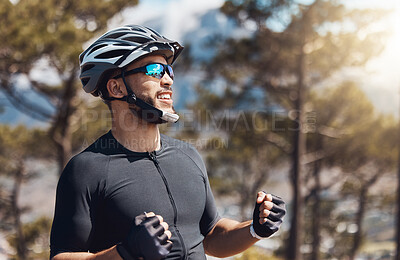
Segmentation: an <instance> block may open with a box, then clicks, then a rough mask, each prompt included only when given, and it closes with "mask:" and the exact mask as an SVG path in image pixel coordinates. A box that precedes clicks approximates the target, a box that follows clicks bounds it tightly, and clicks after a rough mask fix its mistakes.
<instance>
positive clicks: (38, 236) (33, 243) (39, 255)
mask: <svg viewBox="0 0 400 260" xmlns="http://www.w3.org/2000/svg"><path fill="white" fill-rule="evenodd" d="M50 229H51V219H49V218H48V217H39V218H37V219H35V220H34V221H32V222H29V223H26V224H24V225H23V228H22V231H23V234H24V238H25V240H26V246H27V248H28V249H29V251H28V252H29V253H28V257H27V259H49V257H50V253H49V234H50ZM7 241H8V243H9V244H10V246H11V247H12V248H14V249H15V250H16V245H17V243H18V241H17V236H15V235H10V236H8V239H7ZM9 257H10V258H9V259H13V260H24V259H21V258H20V257H19V256H18V255H15V254H9Z"/></svg>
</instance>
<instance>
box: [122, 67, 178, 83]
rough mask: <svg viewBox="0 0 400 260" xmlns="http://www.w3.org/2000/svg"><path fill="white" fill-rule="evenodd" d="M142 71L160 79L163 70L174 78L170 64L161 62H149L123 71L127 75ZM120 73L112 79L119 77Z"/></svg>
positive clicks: (163, 72)
mask: <svg viewBox="0 0 400 260" xmlns="http://www.w3.org/2000/svg"><path fill="white" fill-rule="evenodd" d="M139 72H144V73H145V74H146V75H148V76H151V77H154V78H157V79H161V78H162V77H163V76H164V74H165V72H166V73H167V74H168V75H169V76H170V78H171V79H174V71H173V70H172V66H171V65H169V64H162V63H150V64H147V65H145V66H143V67H139V68H135V69H132V70H128V71H125V73H124V75H125V76H128V75H131V74H135V73H139ZM121 77H122V73H121V74H119V75H118V76H115V77H114V79H117V78H121Z"/></svg>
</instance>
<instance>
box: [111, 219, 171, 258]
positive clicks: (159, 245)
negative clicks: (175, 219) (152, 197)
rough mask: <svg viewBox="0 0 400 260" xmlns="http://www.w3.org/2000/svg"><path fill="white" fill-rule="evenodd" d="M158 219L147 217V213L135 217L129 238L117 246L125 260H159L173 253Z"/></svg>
mask: <svg viewBox="0 0 400 260" xmlns="http://www.w3.org/2000/svg"><path fill="white" fill-rule="evenodd" d="M164 231H165V230H164V227H163V226H161V225H160V220H159V218H158V217H156V216H153V217H147V216H146V214H145V213H143V214H140V215H139V216H136V217H135V220H134V222H133V225H132V227H131V230H130V231H129V234H128V236H127V238H126V239H125V240H124V241H122V242H121V243H120V244H118V245H117V251H118V253H119V254H120V256H121V257H122V258H123V259H124V260H133V259H145V260H159V259H163V258H165V257H166V256H167V254H168V253H169V251H171V248H172V243H171V242H170V241H169V242H167V241H168V237H167V235H166V234H165V233H164Z"/></svg>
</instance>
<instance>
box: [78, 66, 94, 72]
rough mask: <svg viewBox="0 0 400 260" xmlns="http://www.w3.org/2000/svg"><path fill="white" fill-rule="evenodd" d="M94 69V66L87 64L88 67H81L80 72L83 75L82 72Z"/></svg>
mask: <svg viewBox="0 0 400 260" xmlns="http://www.w3.org/2000/svg"><path fill="white" fill-rule="evenodd" d="M93 67H94V64H88V65H86V66H83V68H82V70H81V73H83V72H85V71H87V70H90V69H91V68H93Z"/></svg>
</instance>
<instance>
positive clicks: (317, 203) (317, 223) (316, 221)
mask: <svg viewBox="0 0 400 260" xmlns="http://www.w3.org/2000/svg"><path fill="white" fill-rule="evenodd" d="M320 172H321V160H318V161H316V162H315V165H314V180H315V187H314V194H313V201H314V204H313V213H312V216H313V218H312V223H311V225H312V237H313V240H312V241H313V242H312V252H311V260H319V259H320V254H319V247H320V243H321V237H320V233H321V232H320V230H321V197H320V191H321V178H320Z"/></svg>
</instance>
